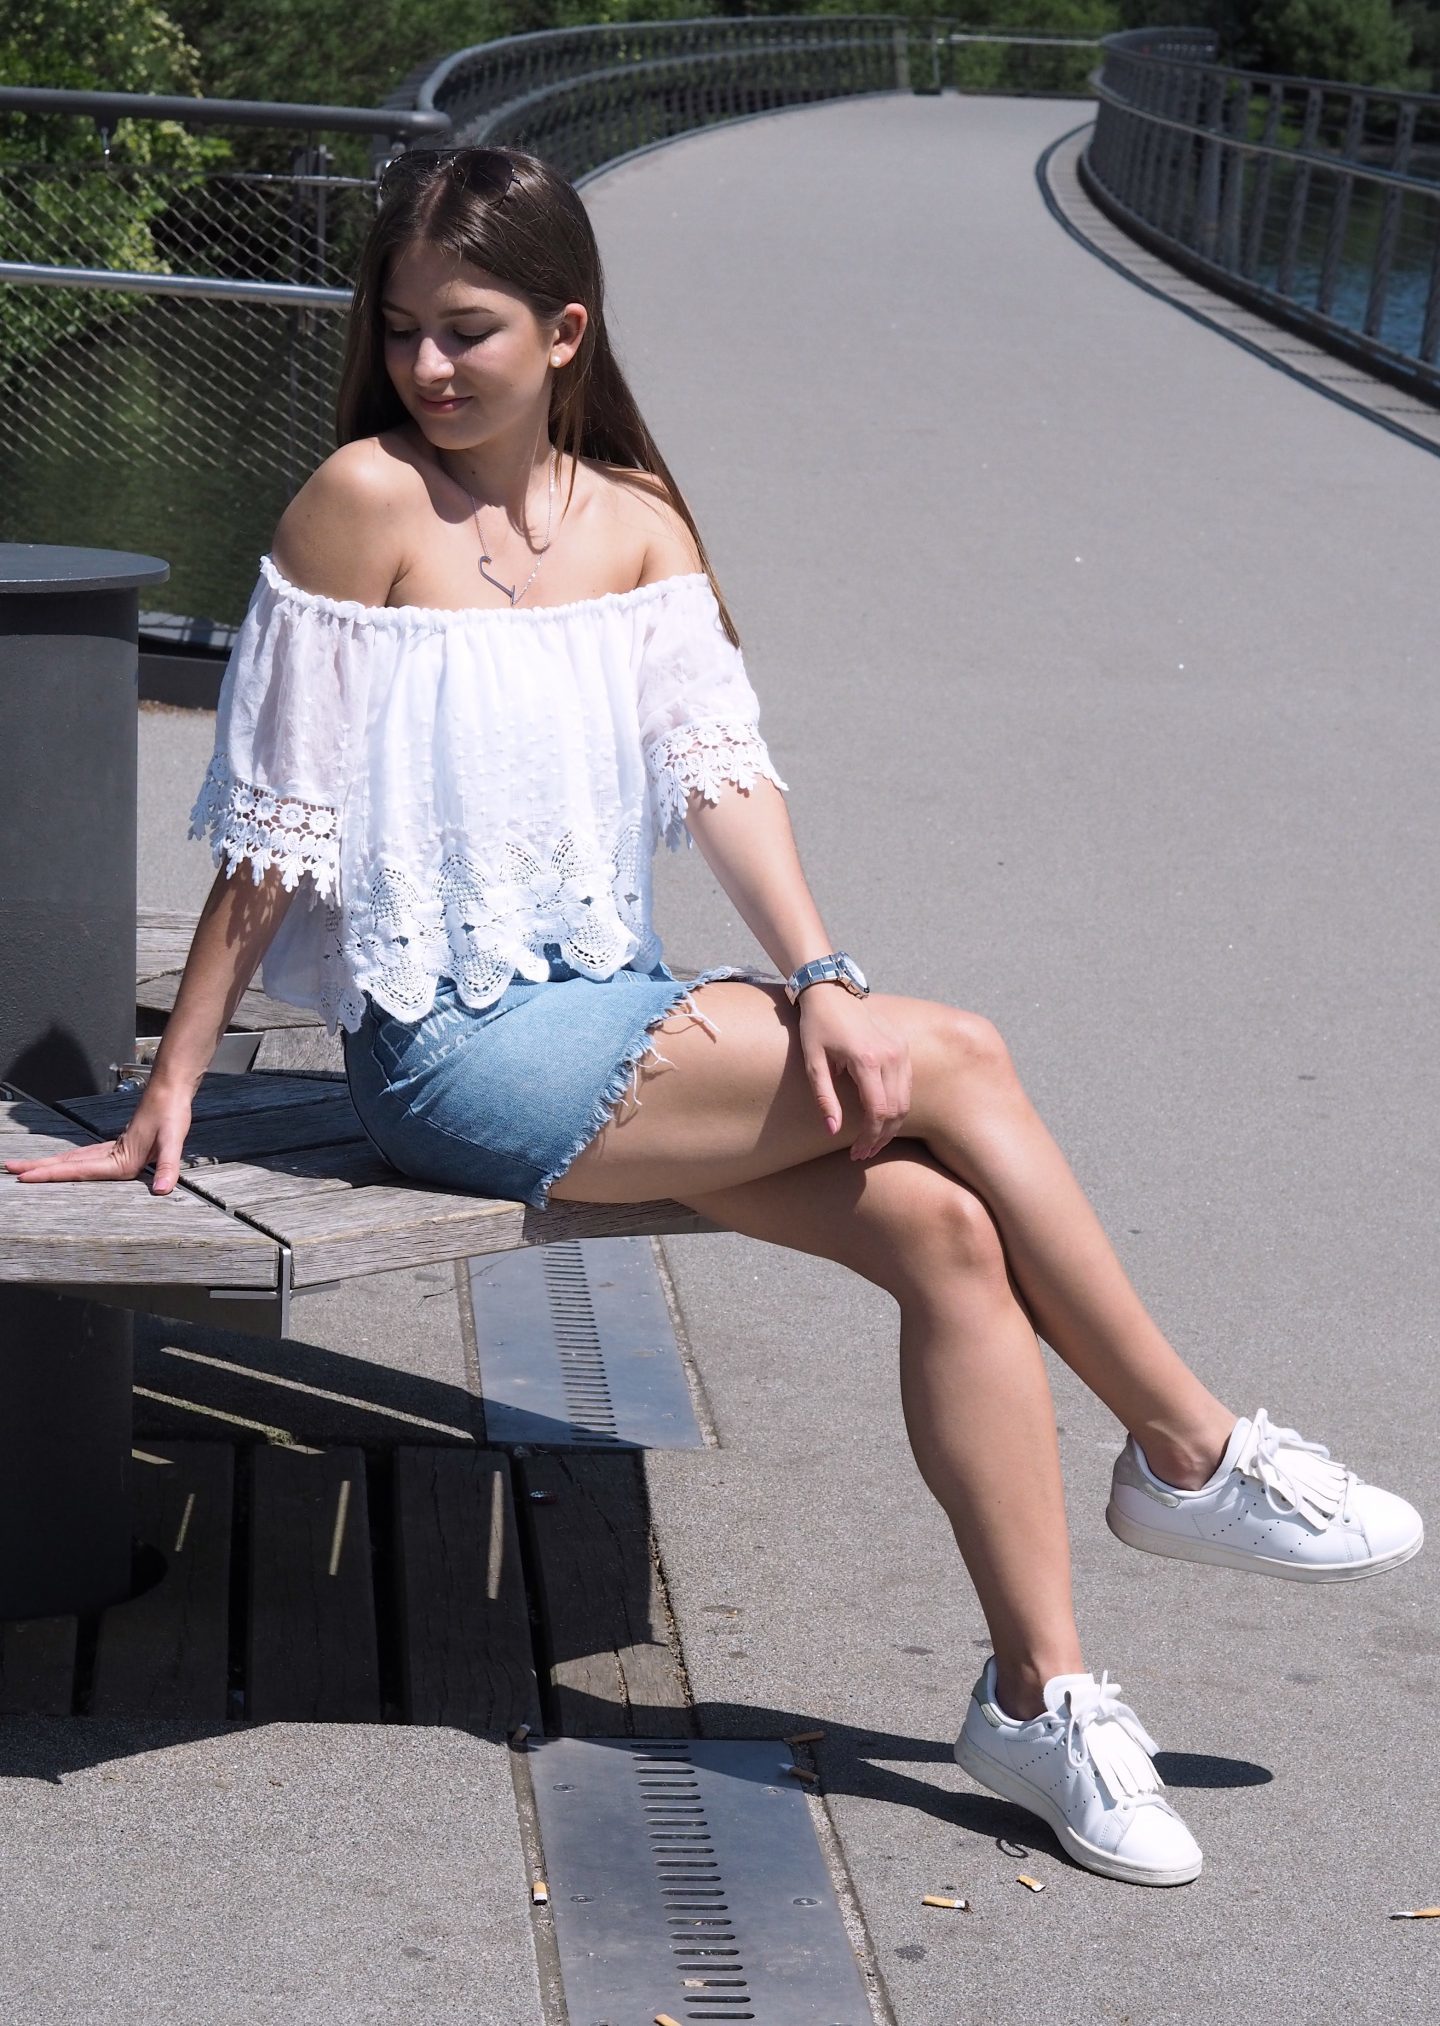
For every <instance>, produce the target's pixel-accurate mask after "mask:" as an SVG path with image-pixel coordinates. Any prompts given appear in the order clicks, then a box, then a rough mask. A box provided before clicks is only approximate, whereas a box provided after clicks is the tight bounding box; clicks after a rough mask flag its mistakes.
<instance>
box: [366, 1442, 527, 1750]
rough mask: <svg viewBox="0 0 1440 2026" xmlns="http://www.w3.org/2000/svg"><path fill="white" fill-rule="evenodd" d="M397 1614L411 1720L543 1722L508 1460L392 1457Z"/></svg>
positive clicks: (495, 1455) (459, 1451)
mask: <svg viewBox="0 0 1440 2026" xmlns="http://www.w3.org/2000/svg"><path fill="white" fill-rule="evenodd" d="M394 1471H395V1476H394V1488H393V1518H394V1529H395V1531H394V1542H395V1590H396V1606H397V1611H396V1617H397V1624H398V1631H399V1640H400V1670H401V1684H402V1691H401V1692H402V1700H403V1706H404V1711H405V1715H406V1717H407V1718H408V1720H409V1721H410V1722H411V1723H424V1724H466V1725H471V1726H474V1727H475V1728H477V1729H483V1730H486V1731H494V1732H508V1731H511V1730H513V1729H514V1727H515V1726H516V1724H520V1723H528V1724H529V1725H530V1726H531V1728H532V1729H533V1730H536V1731H538V1730H539V1729H540V1694H539V1684H538V1683H537V1681H536V1678H535V1661H534V1656H533V1654H532V1652H531V1647H530V1617H529V1608H528V1606H527V1604H526V1599H525V1588H524V1580H523V1577H522V1573H521V1567H520V1545H519V1540H518V1537H517V1532H516V1518H515V1507H514V1500H513V1496H512V1490H511V1481H510V1465H509V1461H508V1459H507V1458H506V1457H505V1456H504V1455H502V1454H500V1453H499V1452H498V1451H491V1450H481V1451H476V1450H473V1449H465V1448H460V1447H458V1446H457V1447H455V1448H450V1449H440V1448H425V1449H419V1448H409V1447H404V1448H399V1449H397V1450H396V1451H395V1455H394Z"/></svg>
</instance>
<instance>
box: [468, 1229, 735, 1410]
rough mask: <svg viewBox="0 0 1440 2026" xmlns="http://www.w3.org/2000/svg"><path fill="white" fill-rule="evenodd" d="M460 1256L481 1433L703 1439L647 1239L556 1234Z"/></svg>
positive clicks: (653, 1256) (652, 1253)
mask: <svg viewBox="0 0 1440 2026" xmlns="http://www.w3.org/2000/svg"><path fill="white" fill-rule="evenodd" d="M469 1264H470V1299H471V1306H472V1308H473V1311H474V1316H475V1341H476V1346H477V1350H478V1354H479V1361H480V1385H481V1391H482V1392H483V1394H484V1396H485V1429H486V1435H487V1437H488V1439H489V1440H490V1441H491V1442H496V1443H514V1442H527V1443H532V1442H533V1443H535V1444H537V1445H538V1446H543V1447H545V1448H567V1447H568V1448H574V1447H578V1446H581V1445H583V1446H584V1447H586V1448H596V1449H615V1448H620V1449H633V1448H643V1449H662V1448H663V1449H699V1448H703V1447H704V1442H705V1438H704V1436H703V1435H702V1434H701V1432H700V1428H699V1426H698V1424H697V1422H696V1420H695V1412H694V1408H693V1406H692V1404H691V1400H690V1388H689V1386H688V1385H687V1384H686V1381H685V1371H684V1367H683V1365H682V1364H681V1362H680V1351H679V1346H678V1345H677V1344H676V1342H675V1333H674V1330H673V1329H672V1328H671V1325H670V1311H669V1309H668V1308H667V1307H666V1305H665V1294H664V1290H663V1289H662V1287H661V1285H660V1276H659V1273H658V1271H657V1269H656V1265H655V1255H654V1252H653V1250H652V1249H651V1244H650V1240H649V1239H648V1238H583V1239H562V1240H559V1241H557V1242H556V1243H555V1244H553V1245H532V1246H527V1247H525V1248H524V1249H522V1250H521V1251H518V1252H507V1253H501V1254H499V1255H491V1254H486V1255H484V1256H482V1257H480V1258H477V1259H472V1260H471V1261H470V1263H469Z"/></svg>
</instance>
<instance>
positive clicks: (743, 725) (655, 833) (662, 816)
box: [645, 717, 790, 851]
mask: <svg viewBox="0 0 1440 2026" xmlns="http://www.w3.org/2000/svg"><path fill="white" fill-rule="evenodd" d="M645 765H646V770H647V772H648V773H649V776H650V781H651V787H652V797H651V807H652V814H653V830H652V843H654V844H658V843H659V841H660V839H661V838H662V837H663V838H664V840H665V842H666V844H667V845H668V846H669V848H670V850H672V851H678V850H680V848H681V846H682V845H690V846H693V844H694V842H695V840H694V838H693V837H692V836H691V835H690V832H689V831H688V830H687V828H686V827H685V812H686V810H687V809H688V808H689V806H690V797H691V795H692V794H693V793H694V791H695V790H696V789H697V788H698V789H699V791H700V793H701V795H702V796H703V797H704V798H705V800H706V801H707V802H718V801H719V799H720V790H721V788H722V787H723V786H724V785H725V783H726V782H727V781H733V782H734V783H735V785H736V787H737V788H742V789H744V790H745V791H746V792H747V793H748V792H749V790H750V789H751V788H752V787H753V786H754V785H755V782H756V781H757V780H758V779H759V778H760V777H761V776H762V775H763V776H764V778H765V779H766V780H767V781H773V782H774V783H775V786H776V787H777V788H779V789H781V790H782V791H784V792H788V790H789V785H790V784H789V782H788V781H782V780H781V778H780V776H779V774H778V773H777V772H776V771H775V767H774V765H773V763H772V761H771V759H770V754H769V750H768V748H767V746H766V744H765V740H764V739H763V737H762V736H761V734H760V729H759V726H758V725H756V724H755V723H754V722H753V721H752V720H750V719H748V718H734V717H709V718H697V719H695V720H694V721H693V722H692V723H690V724H685V725H679V726H677V727H676V729H675V730H674V731H673V732H667V733H666V734H665V736H664V737H663V738H659V739H657V740H656V741H655V743H654V744H653V745H652V746H651V747H650V750H649V751H648V753H647V754H646V756H645Z"/></svg>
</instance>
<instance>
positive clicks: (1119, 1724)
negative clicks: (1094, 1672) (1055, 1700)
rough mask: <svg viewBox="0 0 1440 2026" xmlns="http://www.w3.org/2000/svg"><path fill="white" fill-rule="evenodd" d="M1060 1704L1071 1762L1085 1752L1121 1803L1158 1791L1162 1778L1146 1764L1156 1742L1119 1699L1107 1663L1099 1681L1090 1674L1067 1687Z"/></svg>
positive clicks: (1077, 1762) (1080, 1760) (1084, 1756)
mask: <svg viewBox="0 0 1440 2026" xmlns="http://www.w3.org/2000/svg"><path fill="white" fill-rule="evenodd" d="M1065 1705H1066V1708H1067V1709H1068V1711H1069V1719H1068V1721H1067V1723H1066V1725H1065V1756H1066V1757H1067V1758H1068V1759H1069V1761H1070V1763H1071V1765H1072V1766H1075V1767H1080V1766H1083V1765H1084V1763H1085V1761H1086V1759H1087V1758H1088V1759H1089V1761H1090V1764H1091V1766H1092V1767H1093V1768H1094V1770H1095V1771H1096V1772H1097V1773H1098V1774H1099V1776H1100V1778H1101V1779H1102V1780H1103V1781H1104V1782H1105V1785H1106V1786H1107V1787H1108V1788H1109V1790H1110V1792H1111V1794H1112V1795H1113V1796H1114V1798H1115V1799H1116V1800H1117V1801H1119V1802H1121V1803H1122V1804H1127V1803H1128V1804H1133V1803H1135V1802H1137V1801H1141V1800H1144V1799H1146V1798H1147V1797H1149V1796H1152V1795H1158V1794H1159V1792H1160V1790H1161V1788H1162V1787H1163V1786H1164V1785H1165V1782H1164V1781H1163V1780H1162V1779H1161V1777H1160V1775H1159V1773H1158V1772H1157V1771H1156V1769H1155V1767H1154V1766H1153V1765H1152V1764H1151V1762H1150V1755H1151V1753H1153V1752H1157V1751H1159V1749H1160V1747H1159V1746H1158V1745H1157V1744H1156V1742H1155V1740H1154V1738H1152V1737H1151V1735H1150V1733H1149V1731H1147V1730H1146V1728H1145V1726H1144V1724H1142V1723H1141V1721H1140V1719H1139V1717H1138V1716H1136V1714H1135V1712H1134V1710H1133V1709H1131V1707H1130V1705H1129V1703H1127V1702H1121V1700H1120V1684H1119V1682H1118V1681H1112V1680H1111V1679H1110V1671H1109V1669H1108V1668H1107V1669H1105V1671H1104V1672H1103V1673H1102V1674H1101V1676H1100V1679H1099V1681H1096V1680H1095V1679H1094V1678H1093V1676H1092V1678H1091V1679H1090V1680H1089V1681H1088V1682H1081V1683H1080V1685H1079V1686H1078V1687H1072V1688H1067V1689H1066V1691H1065ZM1057 1714H1058V1712H1057Z"/></svg>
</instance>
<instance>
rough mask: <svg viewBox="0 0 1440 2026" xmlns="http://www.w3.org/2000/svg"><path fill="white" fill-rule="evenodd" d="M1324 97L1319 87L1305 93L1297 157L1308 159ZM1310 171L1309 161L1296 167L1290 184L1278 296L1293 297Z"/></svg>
mask: <svg viewBox="0 0 1440 2026" xmlns="http://www.w3.org/2000/svg"><path fill="white" fill-rule="evenodd" d="M1322 104H1323V96H1322V93H1321V90H1320V87H1319V85H1318V84H1312V85H1310V86H1309V87H1308V88H1307V90H1306V93H1305V120H1304V124H1303V125H1302V126H1301V129H1300V143H1299V147H1298V149H1297V153H1299V154H1300V155H1302V156H1305V155H1308V154H1309V153H1310V151H1311V150H1312V149H1313V148H1314V146H1315V137H1316V135H1317V134H1318V133H1319V131H1320V111H1321V106H1322ZM1312 173H1313V172H1312V169H1311V166H1310V163H1309V162H1308V161H1300V162H1297V163H1296V165H1295V173H1294V177H1293V180H1292V181H1291V184H1290V206H1289V209H1288V211H1287V212H1286V214H1285V238H1284V242H1283V243H1282V245H1281V248H1280V272H1279V274H1278V275H1277V276H1276V278H1275V286H1276V289H1277V290H1278V291H1279V293H1280V294H1281V295H1293V294H1294V293H1295V263H1296V261H1297V260H1298V259H1299V257H1300V236H1301V234H1302V232H1303V231H1304V229H1305V208H1306V205H1307V204H1308V203H1309V201H1310V177H1311V175H1312Z"/></svg>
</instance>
